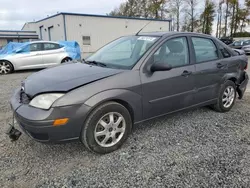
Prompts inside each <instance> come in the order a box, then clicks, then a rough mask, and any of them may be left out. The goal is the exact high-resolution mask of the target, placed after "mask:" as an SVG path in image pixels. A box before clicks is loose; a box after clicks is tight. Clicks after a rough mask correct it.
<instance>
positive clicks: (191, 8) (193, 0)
mask: <svg viewBox="0 0 250 188" xmlns="http://www.w3.org/2000/svg"><path fill="white" fill-rule="evenodd" d="M185 1H186V3H187V5H188V7H189V8H188V9H189V11H188V14H189V16H190V18H191V32H193V31H194V25H195V8H196V6H197V4H198V0H185Z"/></svg>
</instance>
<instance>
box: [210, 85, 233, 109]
mask: <svg viewBox="0 0 250 188" xmlns="http://www.w3.org/2000/svg"><path fill="white" fill-rule="evenodd" d="M235 99H236V86H235V83H234V82H233V81H231V80H227V81H226V82H225V84H224V85H223V86H222V87H221V89H220V93H219V97H218V100H217V103H216V104H215V105H214V106H213V109H215V110H216V111H218V112H228V111H229V110H231V108H232V107H233V105H234V103H235Z"/></svg>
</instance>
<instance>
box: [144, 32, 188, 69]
mask: <svg viewBox="0 0 250 188" xmlns="http://www.w3.org/2000/svg"><path fill="white" fill-rule="evenodd" d="M176 38H185V39H186V43H187V52H188V59H187V60H188V63H187V64H185V65H180V66H175V67H172V69H175V68H180V67H186V66H190V65H192V63H191V50H190V44H189V40H188V36H184V35H181V36H173V37H170V38H166V39H165V40H163V41H162V42H161V43H160V44H159V46H157V48H154V50H153V51H152V54H151V55H150V57H149V58H148V60H147V63H146V64H145V67H147V66H148V65H149V64H150V61H151V58H152V57H153V56H154V54H155V53H156V52H157V51H158V50H159V49H160V48H161V47H162V45H163V44H164V43H165V42H167V41H169V40H172V39H176ZM153 64H154V62H153V63H152V65H153ZM170 71H171V70H170Z"/></svg>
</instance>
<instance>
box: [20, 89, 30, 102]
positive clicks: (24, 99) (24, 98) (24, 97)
mask: <svg viewBox="0 0 250 188" xmlns="http://www.w3.org/2000/svg"><path fill="white" fill-rule="evenodd" d="M20 103H23V104H29V103H30V98H29V96H28V95H27V94H26V93H24V92H23V91H21V93H20Z"/></svg>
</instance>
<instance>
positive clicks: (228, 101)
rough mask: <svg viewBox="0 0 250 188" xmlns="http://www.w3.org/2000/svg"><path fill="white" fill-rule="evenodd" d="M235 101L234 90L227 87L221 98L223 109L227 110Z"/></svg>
mask: <svg viewBox="0 0 250 188" xmlns="http://www.w3.org/2000/svg"><path fill="white" fill-rule="evenodd" d="M234 99H235V90H234V88H233V87H232V86H228V87H227V88H226V89H225V91H224V93H223V96H222V103H223V106H224V107H225V108H229V107H230V106H231V105H232V104H233V102H234Z"/></svg>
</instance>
